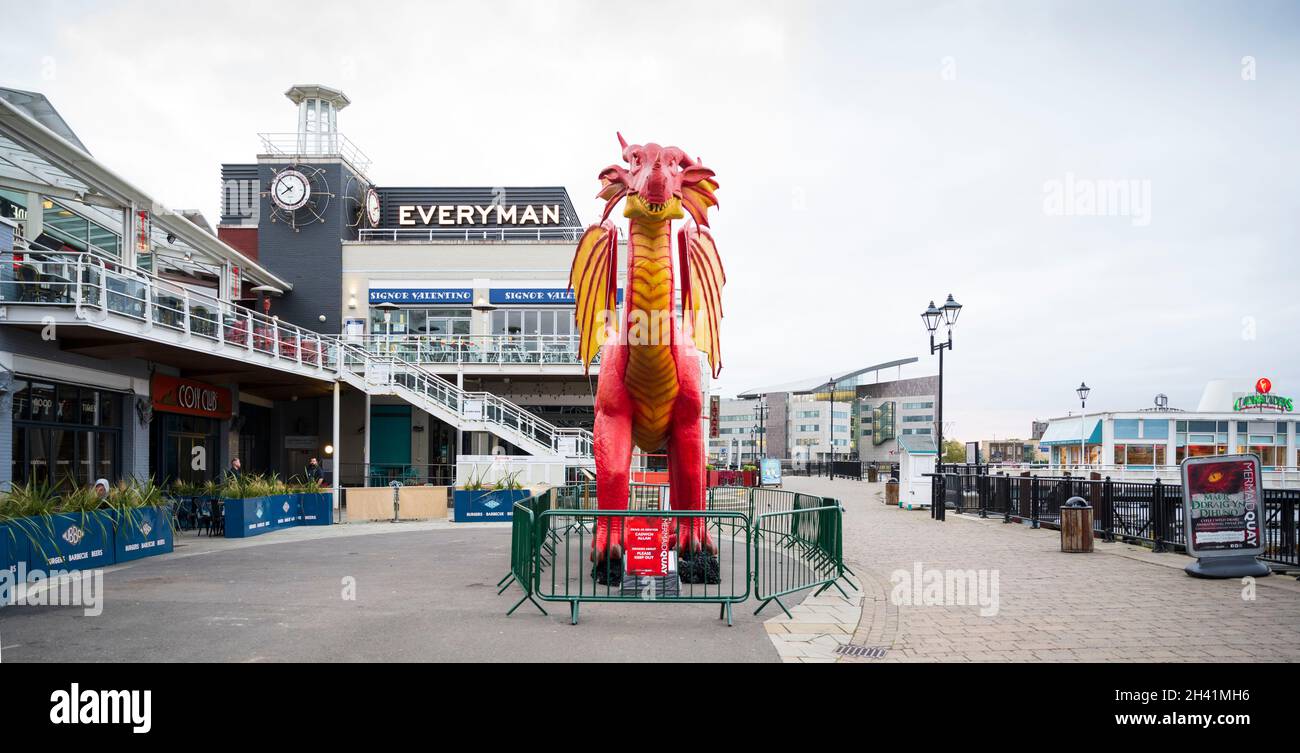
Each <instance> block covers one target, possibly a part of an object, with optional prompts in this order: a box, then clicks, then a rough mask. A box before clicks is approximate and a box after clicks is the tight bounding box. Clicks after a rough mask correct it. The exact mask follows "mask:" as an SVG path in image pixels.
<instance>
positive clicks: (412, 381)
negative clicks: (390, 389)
mask: <svg viewBox="0 0 1300 753" xmlns="http://www.w3.org/2000/svg"><path fill="white" fill-rule="evenodd" d="M331 342H332V343H333V344H334V346H335V347H336V348H338V350H339V363H340V367H341V368H348V369H353V368H357V367H360V368H361V369H362V371H363V373H365V375H366V379H367V380H371V379H372V378H373V376H374V372H372V367H374V366H388V367H389V369H388V370H387V372H386V374H385V383H387V384H391V385H394V386H396V387H401V388H405V389H407V390H410V391H412V392H415V393H416V394H417V395H419V396H421V397H423V398H425V399H427V400H430V401H432V402H434V403H435V404H437V405H440V406H442V407H443V408H444V409H445V410H448V411H450V412H451V413H453V414H455V415H456V416H458V417H459V418H461V419H462V420H466V421H482V422H485V423H489V424H496V425H499V426H504V427H505V428H507V429H510V430H512V431H514V432H516V433H518V434H519V435H520V436H522V437H524V438H526V439H528V440H531V441H532V442H534V443H536V444H538V445H541V446H542V447H543V448H545V449H547V450H549V451H551V452H555V453H557V454H561V455H567V456H571V457H591V456H592V451H593V448H594V444H595V439H594V437H593V436H592V434H591V432H589V431H587V430H585V429H571V428H561V427H558V426H555V425H554V424H552V423H550V422H549V421H547V420H545V419H543V418H539V417H537V416H534V415H533V414H531V413H529V412H528V411H525V410H524V409H522V408H520V407H519V406H517V405H515V404H514V403H512V402H510V401H508V400H506V399H504V398H501V397H499V396H497V395H494V394H492V393H490V392H470V391H466V390H463V389H461V388H460V387H457V386H456V385H454V384H452V383H451V382H450V381H449V380H447V379H444V378H443V377H441V376H439V375H437V374H435V373H433V372H431V371H428V370H427V369H425V368H423V367H421V366H419V365H417V364H415V363H412V362H410V361H407V360H405V359H402V358H397V357H394V356H390V355H379V354H374V353H371V352H370V351H368V350H365V349H362V348H359V347H357V346H356V345H354V344H352V343H348V342H346V341H344V340H343V339H342V338H339V337H337V336H336V337H333V338H331ZM394 368H396V369H397V370H398V373H394V370H393V369H394ZM402 377H404V379H403V378H402Z"/></svg>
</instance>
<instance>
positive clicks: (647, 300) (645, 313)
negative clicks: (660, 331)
mask: <svg viewBox="0 0 1300 753" xmlns="http://www.w3.org/2000/svg"><path fill="white" fill-rule="evenodd" d="M628 238H629V242H628V260H627V261H628V263H627V269H628V289H629V290H628V293H629V294H628V305H627V319H628V324H629V327H631V326H633V325H634V324H635V323H636V320H635V319H634V317H647V318H648V319H650V320H651V321H653V317H660V319H661V321H662V323H663V325H664V326H667V327H668V328H669V329H671V322H672V308H673V257H672V226H671V223H670V222H668V221H666V220H665V221H659V222H643V221H638V220H632V221H631V228H630V232H629V235H628ZM660 344H666V341H665V342H663V343H660Z"/></svg>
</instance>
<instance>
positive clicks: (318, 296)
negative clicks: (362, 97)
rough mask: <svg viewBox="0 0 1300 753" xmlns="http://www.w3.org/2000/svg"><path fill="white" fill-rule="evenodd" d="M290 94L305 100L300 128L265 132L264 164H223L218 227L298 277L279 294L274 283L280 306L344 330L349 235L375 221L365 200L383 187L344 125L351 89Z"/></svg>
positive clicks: (301, 87) (292, 318) (289, 314)
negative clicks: (341, 317) (345, 256)
mask: <svg viewBox="0 0 1300 753" xmlns="http://www.w3.org/2000/svg"><path fill="white" fill-rule="evenodd" d="M284 94H285V97H287V98H288V99H289V101H290V102H292V103H293V104H294V106H295V107H296V108H297V118H296V128H295V129H294V130H293V131H292V132H287V133H283V132H282V133H261V134H258V135H259V137H260V138H261V141H262V150H261V153H259V154H258V155H257V163H256V164H254V165H249V164H243V165H231V164H227V165H222V188H223V190H222V219H221V224H220V227H219V228H218V234H219V235H221V236H222V237H224V238H227V239H228V240H230V241H231V243H232V245H235V246H236V247H238V248H240V249H241V250H244V251H245V252H246V253H250V255H254V256H255V258H257V259H258V260H259V261H260V262H261V263H263V264H265V265H266V266H268V267H269V268H271V269H274V270H276V273H277V274H279V275H281V276H282V277H284V278H285V279H287V280H288V281H289V282H291V283H292V284H293V289H292V290H291V291H282V293H281V294H280V295H278V296H277V295H276V293H275V291H269V293H270V295H272V296H274V297H275V298H276V299H275V300H273V302H272V305H271V313H272V314H276V315H278V316H279V317H280V318H281V319H283V320H285V321H288V322H292V323H293V324H297V325H300V326H303V327H307V328H310V329H313V330H316V331H320V332H327V333H328V332H332V333H337V332H339V331H340V330H341V328H342V323H341V322H340V321H339V295H340V293H339V291H340V289H341V286H342V284H343V279H342V266H343V241H345V240H355V239H356V237H357V228H358V227H367V226H369V225H368V224H367V220H368V218H367V208H368V207H367V205H368V204H370V203H372V202H373V203H377V196H376V198H374V199H372V198H371V196H372V194H373V187H372V184H371V181H370V179H369V178H368V177H367V176H366V170H368V169H369V160H368V159H367V158H366V156H365V155H364V154H363V153H362V152H361V150H360V149H358V148H357V147H356V146H355V145H354V144H353V143H352V142H351V141H349V140H348V139H347V137H346V136H344V135H343V134H342V133H341V132H340V131H339V129H338V125H339V122H338V121H339V111H340V110H343V109H344V108H346V107H347V106H348V105H350V104H351V100H349V99H348V97H347V95H346V94H344V93H343V92H342V91H340V90H338V89H333V88H330V87H328V86H322V85H320V84H298V85H295V86H291V87H290V88H289V90H288V91H286V92H285V93H284ZM236 239H237V240H238V241H239V242H238V243H236V242H235V240H236ZM321 317H324V320H322V319H321Z"/></svg>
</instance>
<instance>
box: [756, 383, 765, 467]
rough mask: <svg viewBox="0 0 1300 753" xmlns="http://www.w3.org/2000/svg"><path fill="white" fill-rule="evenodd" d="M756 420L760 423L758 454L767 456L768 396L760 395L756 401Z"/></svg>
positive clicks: (760, 456) (761, 457) (760, 457)
mask: <svg viewBox="0 0 1300 753" xmlns="http://www.w3.org/2000/svg"><path fill="white" fill-rule="evenodd" d="M754 421H755V422H757V423H758V456H759V459H760V460H761V459H763V458H766V457H767V398H766V397H760V398H759V399H758V402H756V403H754Z"/></svg>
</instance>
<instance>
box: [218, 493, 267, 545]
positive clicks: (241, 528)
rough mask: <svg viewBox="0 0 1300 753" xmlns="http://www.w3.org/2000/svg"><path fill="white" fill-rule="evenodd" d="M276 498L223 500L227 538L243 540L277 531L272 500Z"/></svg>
mask: <svg viewBox="0 0 1300 753" xmlns="http://www.w3.org/2000/svg"><path fill="white" fill-rule="evenodd" d="M273 499H275V497H250V498H248V499H226V500H222V511H223V512H222V514H223V515H225V518H226V538H228V539H242V538H246V537H248V536H259V535H261V534H263V533H268V532H270V531H273V530H275V516H274V515H273V514H272V512H271V502H270V500H273Z"/></svg>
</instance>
